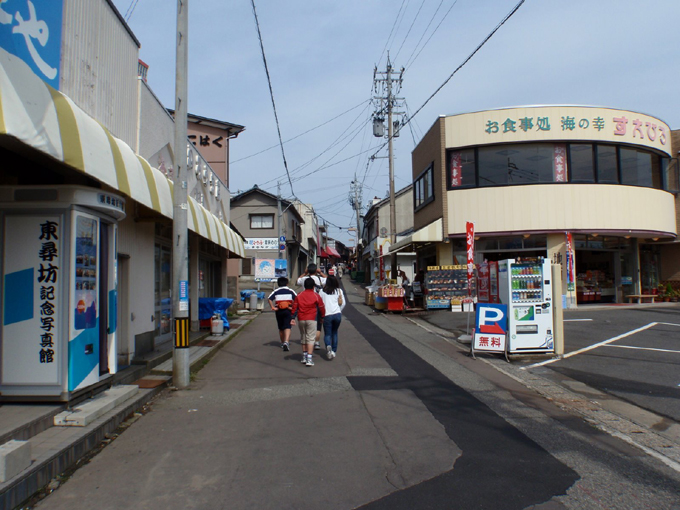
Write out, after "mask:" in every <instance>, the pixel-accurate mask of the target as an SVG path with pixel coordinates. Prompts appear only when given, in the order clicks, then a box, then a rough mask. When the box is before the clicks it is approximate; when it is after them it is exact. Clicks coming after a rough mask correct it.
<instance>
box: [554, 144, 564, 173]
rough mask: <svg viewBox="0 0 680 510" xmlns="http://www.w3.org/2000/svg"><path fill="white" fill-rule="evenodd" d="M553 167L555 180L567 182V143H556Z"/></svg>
mask: <svg viewBox="0 0 680 510" xmlns="http://www.w3.org/2000/svg"><path fill="white" fill-rule="evenodd" d="M553 169H554V172H555V175H554V180H555V182H567V145H566V144H564V143H556V144H555V149H554V151H553Z"/></svg>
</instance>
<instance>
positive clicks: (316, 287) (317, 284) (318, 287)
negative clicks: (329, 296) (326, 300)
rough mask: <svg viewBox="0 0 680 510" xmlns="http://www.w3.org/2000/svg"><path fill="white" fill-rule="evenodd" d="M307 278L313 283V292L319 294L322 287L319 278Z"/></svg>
mask: <svg viewBox="0 0 680 510" xmlns="http://www.w3.org/2000/svg"><path fill="white" fill-rule="evenodd" d="M307 278H311V279H312V281H313V282H314V292H316V293H317V294H318V293H319V292H321V289H323V286H322V285H321V284H320V282H321V278H319V277H318V276H317V277H316V278H314V277H312V276H308V277H307Z"/></svg>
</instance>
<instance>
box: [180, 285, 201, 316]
mask: <svg viewBox="0 0 680 510" xmlns="http://www.w3.org/2000/svg"><path fill="white" fill-rule="evenodd" d="M201 280H202V278H201ZM179 310H180V311H182V312H187V311H188V310H189V282H188V281H187V280H182V281H181V282H179Z"/></svg>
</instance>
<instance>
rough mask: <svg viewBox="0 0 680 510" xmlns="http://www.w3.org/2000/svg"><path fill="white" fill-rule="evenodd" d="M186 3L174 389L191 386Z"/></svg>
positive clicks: (184, 7) (180, 49)
mask: <svg viewBox="0 0 680 510" xmlns="http://www.w3.org/2000/svg"><path fill="white" fill-rule="evenodd" d="M188 46H189V0H177V57H176V62H175V96H176V97H175V166H176V168H177V172H176V173H175V185H174V187H173V200H172V203H173V216H172V240H173V242H172V281H173V286H172V301H173V312H174V315H175V321H174V322H175V324H174V325H175V346H174V350H173V356H172V378H173V383H174V384H175V386H176V387H177V388H180V389H182V388H186V387H188V386H189V382H190V366H189V250H188V233H187V212H188V209H189V206H188V203H187V155H188V153H187V74H188V67H189V66H188Z"/></svg>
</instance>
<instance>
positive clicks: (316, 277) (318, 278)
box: [297, 263, 327, 351]
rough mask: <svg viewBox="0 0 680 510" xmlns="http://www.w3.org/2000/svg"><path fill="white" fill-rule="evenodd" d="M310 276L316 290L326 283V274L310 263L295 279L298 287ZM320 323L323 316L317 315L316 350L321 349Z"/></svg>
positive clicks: (302, 285) (319, 289)
mask: <svg viewBox="0 0 680 510" xmlns="http://www.w3.org/2000/svg"><path fill="white" fill-rule="evenodd" d="M310 278H311V279H312V280H313V281H314V289H315V290H316V292H320V291H321V289H322V288H323V286H324V285H326V278H327V275H325V274H324V273H322V272H321V271H320V270H319V268H318V267H317V266H316V264H314V263H311V264H309V265H308V266H307V271H305V272H304V273H302V275H300V278H298V279H297V284H298V285H299V286H300V287H304V284H305V280H307V279H310ZM322 324H323V318H321V317H319V318H318V320H317V323H316V339H315V341H314V349H316V350H317V351H318V350H319V349H321V346H320V344H319V340H320V339H321V326H322Z"/></svg>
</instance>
